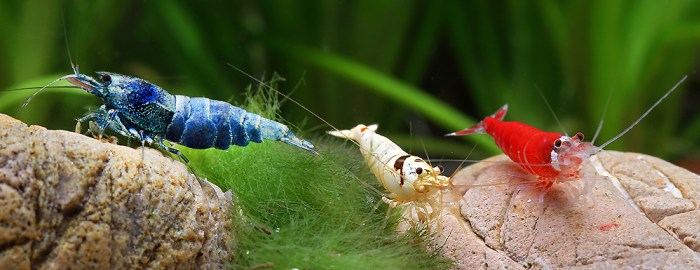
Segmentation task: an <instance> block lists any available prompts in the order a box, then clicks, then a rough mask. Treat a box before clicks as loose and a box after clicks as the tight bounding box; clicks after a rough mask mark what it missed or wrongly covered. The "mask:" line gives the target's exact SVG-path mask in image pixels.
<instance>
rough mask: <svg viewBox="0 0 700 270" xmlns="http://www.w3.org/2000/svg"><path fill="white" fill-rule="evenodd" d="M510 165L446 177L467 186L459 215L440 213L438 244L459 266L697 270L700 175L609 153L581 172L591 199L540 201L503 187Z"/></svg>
mask: <svg viewBox="0 0 700 270" xmlns="http://www.w3.org/2000/svg"><path fill="white" fill-rule="evenodd" d="M508 161H509V159H508V158H507V157H505V156H498V157H495V158H491V159H488V160H485V161H483V162H481V163H478V164H475V165H473V166H470V167H467V168H465V169H464V170H462V171H460V172H459V173H458V174H457V175H455V176H454V178H453V182H454V184H455V185H457V186H458V187H459V186H460V185H465V186H462V187H465V188H464V189H465V190H463V191H462V193H464V197H463V198H464V200H462V201H461V205H460V212H461V213H460V214H456V215H455V214H450V213H449V212H450V211H444V213H446V214H444V215H443V216H442V218H441V220H440V222H439V224H440V226H439V227H440V228H439V230H438V231H439V233H438V235H437V239H435V240H436V241H435V243H436V244H435V245H436V248H438V249H440V252H441V253H442V254H443V255H445V256H447V257H450V258H453V259H454V260H455V261H456V262H457V267H458V268H460V269H520V268H534V269H560V268H567V269H611V268H615V269H669V268H672V269H700V253H699V252H700V209H699V208H698V204H699V203H700V176H698V175H696V174H693V173H691V172H689V171H686V170H684V169H681V168H678V167H676V166H674V165H672V164H670V163H668V162H665V161H663V160H660V159H658V158H654V157H650V156H646V155H642V154H635V153H620V152H611V151H608V152H602V153H599V154H597V156H596V157H594V158H592V161H591V162H589V163H588V164H587V165H585V166H584V168H583V170H582V172H581V176H582V177H583V178H584V179H592V180H594V181H595V187H594V188H593V190H592V191H591V192H589V193H588V194H586V195H584V196H580V197H577V196H572V194H574V193H573V192H572V190H573V189H571V187H570V186H568V187H567V186H566V185H559V186H557V187H556V188H554V189H553V190H551V191H550V192H549V193H547V194H546V196H545V197H544V201H542V202H540V200H539V198H538V195H537V194H536V192H534V191H533V190H531V189H523V188H522V187H521V188H518V187H517V186H514V185H512V184H511V185H502V183H505V182H510V183H512V181H518V180H514V179H513V178H517V177H514V176H515V175H519V174H520V173H521V171H520V169H519V168H518V167H517V165H515V164H512V163H509V162H508ZM498 183H501V184H500V185H493V186H486V187H476V186H472V187H471V188H468V187H469V186H468V185H470V184H472V185H473V184H498ZM433 226H436V225H435V223H433Z"/></svg>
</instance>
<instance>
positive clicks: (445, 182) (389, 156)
mask: <svg viewBox="0 0 700 270" xmlns="http://www.w3.org/2000/svg"><path fill="white" fill-rule="evenodd" d="M377 127H378V126H377V125H370V126H365V125H362V124H360V125H357V126H356V127H354V128H352V129H350V130H336V131H329V132H328V133H329V134H330V135H333V136H336V137H340V138H344V139H348V140H353V141H355V142H356V143H357V144H358V146H359V147H360V151H361V152H362V155H363V156H364V158H365V162H366V163H367V165H368V166H369V168H370V170H371V171H372V173H373V174H374V176H375V177H376V178H377V179H378V180H379V182H380V183H381V184H382V186H384V188H385V189H386V190H387V191H388V192H390V195H389V196H390V198H387V197H384V198H383V200H384V201H386V202H387V203H389V205H390V206H391V207H396V206H397V205H401V204H408V205H412V206H414V207H415V214H416V215H417V218H418V219H419V220H420V221H429V220H433V219H434V218H436V217H438V216H439V214H440V212H441V211H442V208H443V207H444V205H443V203H444V202H443V199H442V194H443V192H451V191H453V190H454V189H453V188H454V186H453V185H452V183H451V182H450V178H449V177H447V176H444V175H442V172H443V171H444V168H443V167H442V166H436V167H432V166H431V165H430V164H428V163H427V162H426V161H425V160H423V159H422V158H420V157H418V156H414V155H411V154H408V153H406V151H404V150H403V149H401V147H399V146H398V145H397V144H396V143H394V142H392V141H391V140H389V139H388V138H386V137H384V136H382V135H379V134H377V133H376V131H377Z"/></svg>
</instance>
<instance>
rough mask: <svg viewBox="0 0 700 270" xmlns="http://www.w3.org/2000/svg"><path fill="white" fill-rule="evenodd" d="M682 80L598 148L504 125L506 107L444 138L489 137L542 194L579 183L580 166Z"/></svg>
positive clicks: (519, 125)
mask: <svg viewBox="0 0 700 270" xmlns="http://www.w3.org/2000/svg"><path fill="white" fill-rule="evenodd" d="M686 78H687V76H685V77H683V79H681V80H680V81H679V82H678V83H676V85H675V86H673V87H672V88H671V89H670V90H669V91H668V92H666V94H664V95H663V96H662V97H661V98H660V99H659V100H658V101H656V103H654V105H652V106H651V107H650V108H649V109H648V110H647V111H646V112H644V114H642V116H640V117H639V118H638V119H637V120H636V121H635V122H633V123H632V124H631V125H630V126H629V127H627V129H625V130H624V131H622V132H621V133H620V134H618V135H616V136H615V137H613V138H612V139H610V140H609V141H607V142H605V143H603V144H602V145H601V146H599V147H598V146H595V145H593V144H592V143H590V142H584V141H583V133H581V132H578V133H576V135H575V136H573V137H569V136H567V135H563V134H560V133H556V132H547V131H542V130H539V129H537V128H534V127H532V126H529V125H526V124H524V123H520V122H504V121H503V118H504V117H505V115H506V112H507V111H508V105H504V106H503V107H501V108H500V109H499V110H498V111H496V113H494V114H493V115H491V116H488V117H486V118H484V120H482V121H481V122H479V123H478V124H476V125H474V126H472V127H469V128H467V129H464V130H462V131H458V132H453V133H450V134H447V135H445V136H463V135H469V134H477V133H486V134H488V135H490V136H491V137H493V138H494V140H495V142H496V145H498V147H499V148H501V150H503V153H505V154H506V155H507V156H508V157H510V159H511V160H513V161H514V162H516V163H517V164H519V165H520V167H522V168H523V169H525V170H526V171H527V172H528V173H529V174H531V175H533V176H535V177H537V178H538V179H539V181H537V184H536V186H538V187H542V188H543V189H544V190H545V191H546V190H548V189H549V188H551V187H552V185H553V184H554V183H562V182H567V181H573V180H579V179H580V177H579V170H580V168H581V165H582V164H583V162H585V161H586V160H588V158H589V157H590V156H592V155H593V154H595V153H597V152H599V151H601V150H603V148H604V147H605V146H607V145H609V144H610V143H612V142H613V141H615V140H617V139H618V138H620V137H621V136H622V135H624V134H625V133H627V132H628V131H630V130H631V129H632V128H633V127H634V126H635V125H637V124H638V123H639V121H641V120H642V119H644V117H646V116H647V114H649V112H651V111H652V110H653V109H654V108H655V107H656V106H657V105H659V103H661V101H663V100H664V99H665V98H666V97H667V96H668V95H669V94H671V92H673V91H674V90H675V89H676V88H678V86H679V85H680V84H681V83H683V81H685V79H686ZM599 128H600V126H599Z"/></svg>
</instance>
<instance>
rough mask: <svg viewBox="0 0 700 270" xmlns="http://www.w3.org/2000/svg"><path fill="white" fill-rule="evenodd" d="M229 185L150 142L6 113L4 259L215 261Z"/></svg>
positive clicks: (0, 248)
mask: <svg viewBox="0 0 700 270" xmlns="http://www.w3.org/2000/svg"><path fill="white" fill-rule="evenodd" d="M230 204H231V194H230V193H228V192H227V193H223V192H222V191H221V190H220V189H219V188H218V187H216V186H214V185H212V184H210V183H209V182H207V181H204V180H200V179H198V178H196V177H195V176H193V175H192V174H190V173H188V171H187V168H186V167H185V166H184V165H183V164H182V163H180V162H178V161H175V160H173V159H171V158H169V157H163V155H162V154H161V153H160V152H158V151H156V150H153V149H148V148H147V149H146V150H145V156H144V157H143V159H142V156H141V150H140V149H132V148H129V147H124V146H119V145H114V144H108V143H102V142H100V141H98V140H95V139H92V138H90V137H86V136H83V135H80V134H76V133H73V132H67V131H51V130H46V129H44V128H42V127H38V126H30V127H27V126H26V125H25V124H23V123H21V122H19V121H17V120H15V119H12V118H10V117H8V116H6V115H2V114H0V269H144V268H150V269H216V268H224V267H225V264H226V262H227V261H228V260H229V259H230V254H229V248H228V244H229V243H230V241H231V236H230V211H231V208H230V207H231V205H230Z"/></svg>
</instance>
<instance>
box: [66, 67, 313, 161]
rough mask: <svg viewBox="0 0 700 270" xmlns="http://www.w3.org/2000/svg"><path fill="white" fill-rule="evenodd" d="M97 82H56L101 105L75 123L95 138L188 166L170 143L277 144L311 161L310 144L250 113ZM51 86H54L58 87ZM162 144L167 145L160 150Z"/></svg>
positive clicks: (132, 84)
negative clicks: (124, 142) (147, 148)
mask: <svg viewBox="0 0 700 270" xmlns="http://www.w3.org/2000/svg"><path fill="white" fill-rule="evenodd" d="M97 74H98V75H99V78H100V79H101V80H102V82H101V83H100V82H98V81H97V80H95V79H93V78H92V77H90V76H88V75H85V74H82V73H79V72H77V70H76V72H75V74H72V75H66V76H63V77H61V78H60V79H58V80H61V79H66V80H67V81H68V82H70V83H72V84H74V85H76V86H78V87H80V88H81V89H83V90H85V91H87V92H88V93H91V94H93V95H95V96H97V97H99V98H100V99H102V101H103V102H104V104H103V105H102V106H100V107H99V108H98V109H97V110H96V111H93V112H90V113H88V114H86V115H85V116H83V117H81V118H79V119H78V129H79V125H80V123H81V122H86V121H94V122H95V123H97V125H98V130H99V132H100V135H102V134H101V133H102V132H103V131H104V130H105V129H111V130H114V131H115V132H117V133H119V134H121V135H123V136H125V137H127V138H136V139H138V140H139V141H140V142H141V144H142V145H144V144H145V143H146V142H148V143H149V144H152V143H154V142H155V143H156V144H157V145H158V146H159V147H161V148H163V149H166V150H168V151H169V152H171V153H173V154H175V155H177V156H178V157H180V158H181V159H182V160H183V161H185V162H186V163H187V162H189V160H188V159H187V158H186V157H185V156H184V155H183V154H182V153H181V152H180V151H178V150H177V149H175V148H173V147H172V143H171V142H176V143H178V144H181V145H183V146H186V147H189V148H194V149H206V148H212V147H214V148H217V149H222V150H223V149H228V148H229V147H230V146H231V145H238V146H246V145H248V143H250V142H251V141H252V142H256V143H262V142H263V139H266V140H275V141H282V142H284V143H287V144H290V145H293V146H296V147H299V148H301V149H304V150H306V151H309V152H311V153H313V154H315V155H318V153H317V152H316V151H315V150H314V146H313V144H311V143H310V142H308V141H305V140H302V139H300V138H298V137H297V136H296V135H294V133H292V132H291V131H290V130H289V128H288V127H287V126H286V125H284V124H281V123H278V122H275V121H272V120H270V119H266V118H264V117H262V116H260V115H257V114H254V113H250V112H247V111H245V110H244V109H242V108H239V107H236V106H233V105H231V104H229V103H226V102H223V101H218V100H212V99H208V98H202V97H200V98H191V97H188V96H182V95H171V94H170V93H168V92H167V91H165V90H164V89H163V88H160V87H158V86H157V85H155V84H152V83H150V82H148V81H146V80H143V79H140V78H136V77H130V76H125V75H120V74H116V73H109V72H97ZM58 80H56V81H58ZM166 143H168V144H169V145H167V146H166Z"/></svg>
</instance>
